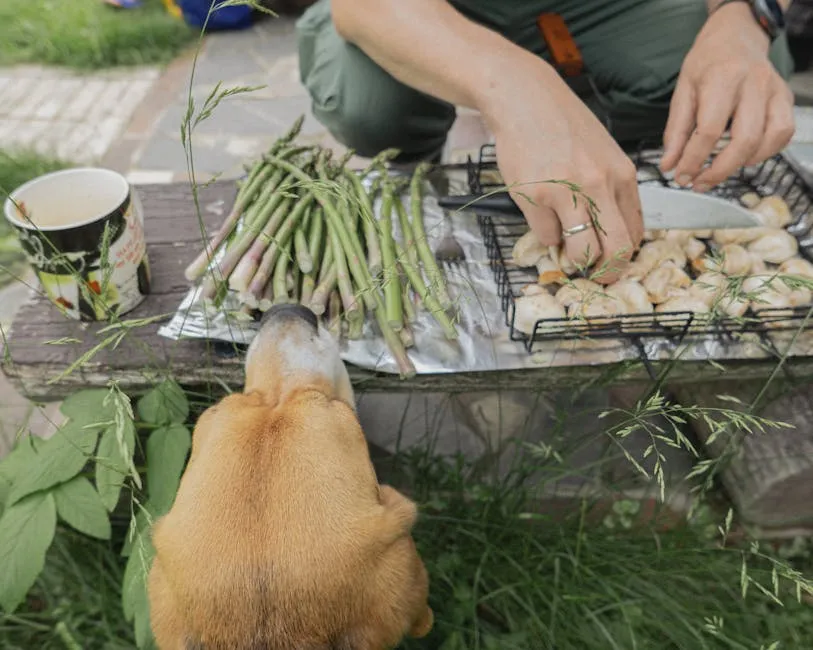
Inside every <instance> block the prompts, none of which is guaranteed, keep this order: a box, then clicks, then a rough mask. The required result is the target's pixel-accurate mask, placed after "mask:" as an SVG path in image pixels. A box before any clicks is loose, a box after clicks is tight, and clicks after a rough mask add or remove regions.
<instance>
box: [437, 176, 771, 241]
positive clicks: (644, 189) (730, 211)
mask: <svg viewBox="0 0 813 650" xmlns="http://www.w3.org/2000/svg"><path fill="white" fill-rule="evenodd" d="M638 195H639V196H640V198H641V207H642V209H643V212H644V228H645V229H647V230H707V229H712V230H721V229H726V228H753V227H755V226H760V225H762V223H761V222H760V220H759V218H758V217H757V216H756V215H755V214H754V213H753V212H751V211H749V210H747V209H745V208H744V207H742V206H740V205H738V204H736V203H734V202H733V201H730V200H727V199H722V198H720V197H717V196H713V195H711V194H698V193H697V192H692V191H690V190H682V189H674V188H670V187H662V186H660V185H639V186H638ZM438 204H439V205H440V206H441V207H442V208H446V209H450V210H459V209H462V208H465V209H466V210H472V211H473V212H480V213H484V214H487V213H492V214H493V213H497V214H507V215H521V214H522V211H521V210H520V209H519V206H518V205H517V204H516V203H515V202H514V200H513V199H512V198H511V196H510V195H509V194H508V193H507V192H499V193H495V194H489V195H486V196H481V197H477V196H475V195H472V194H469V195H460V196H444V197H440V198H439V199H438Z"/></svg>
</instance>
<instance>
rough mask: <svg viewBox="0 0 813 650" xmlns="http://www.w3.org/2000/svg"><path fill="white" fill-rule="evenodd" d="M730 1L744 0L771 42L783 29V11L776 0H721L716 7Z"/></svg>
mask: <svg viewBox="0 0 813 650" xmlns="http://www.w3.org/2000/svg"><path fill="white" fill-rule="evenodd" d="M731 2H745V3H747V4H748V6H749V7H751V13H753V14H754V18H755V19H756V21H757V22H758V23H759V26H760V27H762V29H763V30H764V31H765V33H766V34H767V35H768V37H769V38H770V39H771V42H773V41H775V40H776V39H777V37H778V36H779V35H780V34H781V33H782V32H783V31H784V29H785V12H784V11H782V7H781V6H780V5H779V3H778V2H777V0H723V1H722V2H721V3H720V4H718V5H717V9H719V8H720V7H722V6H723V5H727V4H729V3H731Z"/></svg>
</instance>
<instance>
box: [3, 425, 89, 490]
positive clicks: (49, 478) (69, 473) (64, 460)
mask: <svg viewBox="0 0 813 650" xmlns="http://www.w3.org/2000/svg"><path fill="white" fill-rule="evenodd" d="M98 438H99V430H98V429H94V428H87V429H86V428H84V427H83V425H81V424H79V423H77V422H74V421H73V420H69V421H68V423H67V424H64V425H63V426H62V427H61V428H60V429H59V431H57V432H56V433H55V434H54V435H53V437H52V438H50V439H48V440H45V441H43V442H42V443H41V444H38V445H37V449H36V454H35V455H34V457H33V458H32V461H33V462H32V463H31V465H30V466H28V467H27V468H26V471H25V472H23V473H20V475H19V476H17V478H16V480H15V481H14V484H13V486H12V488H11V492H10V493H9V495H8V502H7V505H9V506H10V505H12V504H13V503H15V502H17V501H19V500H20V499H22V498H23V497H26V496H28V495H29V494H32V493H33V492H38V491H40V490H47V489H48V488H50V487H53V486H54V485H59V484H60V483H64V482H65V481H69V480H70V479H72V478H73V477H74V476H76V475H77V474H78V473H79V472H80V471H81V470H82V468H83V467H84V466H85V464H86V463H87V461H88V458H89V457H90V456H91V455H92V454H93V450H94V449H95V447H96V441H97V440H98Z"/></svg>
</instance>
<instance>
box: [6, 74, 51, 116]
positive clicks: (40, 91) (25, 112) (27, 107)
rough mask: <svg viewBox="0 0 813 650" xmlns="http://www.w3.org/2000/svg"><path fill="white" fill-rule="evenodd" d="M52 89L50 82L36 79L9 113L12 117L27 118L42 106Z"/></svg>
mask: <svg viewBox="0 0 813 650" xmlns="http://www.w3.org/2000/svg"><path fill="white" fill-rule="evenodd" d="M52 88H53V82H52V81H50V80H43V79H38V80H36V82H35V83H34V84H33V85H32V86H31V88H30V89H29V90H28V92H26V93H25V95H24V96H23V97H22V99H21V100H20V101H18V102H17V104H16V105H15V106H14V108H13V109H12V111H11V116H12V117H17V118H28V117H31V116H32V115H34V114H35V113H36V112H37V108H38V107H39V106H40V105H41V104H43V103H44V102H45V101H46V99H47V98H48V95H49V94H50V92H51V90H52Z"/></svg>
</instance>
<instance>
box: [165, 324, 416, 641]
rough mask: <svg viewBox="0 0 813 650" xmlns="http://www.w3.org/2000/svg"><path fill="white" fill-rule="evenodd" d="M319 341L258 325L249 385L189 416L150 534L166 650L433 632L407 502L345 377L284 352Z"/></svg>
mask: <svg viewBox="0 0 813 650" xmlns="http://www.w3.org/2000/svg"><path fill="white" fill-rule="evenodd" d="M324 336H325V334H324V333H321V334H320V335H316V334H314V333H313V332H312V331H310V330H309V325H308V324H307V323H305V322H304V321H299V320H295V319H291V318H280V319H279V322H272V323H269V324H266V325H265V326H264V328H263V330H262V332H261V333H260V335H259V336H258V337H257V339H256V340H255V342H254V344H252V349H251V350H250V352H249V355H248V359H247V363H246V386H245V390H244V392H243V393H240V394H234V395H231V396H229V397H226V398H225V399H223V400H222V401H221V402H219V403H218V404H217V405H215V406H213V407H211V408H210V409H208V410H207V411H206V412H205V413H204V414H203V415H202V416H201V418H200V419H199V421H198V423H197V426H196V427H195V431H194V435H193V444H192V454H191V457H190V462H189V465H188V467H187V469H186V471H185V473H184V476H183V478H182V480H181V485H180V489H179V491H178V495H177V497H176V500H175V503H174V505H173V507H172V509H171V510H170V512H169V513H168V514H167V515H166V516H165V517H163V518H162V519H160V520H159V521H158V522H157V524H156V525H155V527H154V530H153V540H154V544H155V548H156V558H155V561H154V563H153V566H152V569H151V571H150V576H149V596H150V612H151V621H152V626H153V632H154V634H155V637H156V641H157V643H158V646H159V648H161V650H193V649H194V650H384V649H386V648H391V647H393V646H395V645H397V643H398V642H400V640H401V639H402V637H403V636H404V635H405V634H408V635H410V636H423V635H425V634H427V633H428V632H429V630H430V629H431V627H432V610H431V609H429V607H428V605H427V593H428V578H427V574H426V570H425V568H424V565H423V563H422V561H421V559H420V557H419V556H418V553H417V551H416V549H415V544H414V542H413V540H412V537H411V529H412V526H413V524H414V523H415V519H416V515H417V512H416V508H415V505H414V504H413V503H412V502H411V501H410V500H408V499H407V498H406V497H404V496H403V495H402V494H400V493H399V492H397V491H396V490H395V489H393V488H391V487H389V486H386V485H381V486H379V484H378V482H377V479H376V475H375V471H374V469H373V466H372V463H371V461H370V457H369V453H368V450H367V444H366V441H365V438H364V434H363V432H362V430H361V427H360V425H359V422H358V419H357V417H356V414H355V411H354V408H353V397H352V389H350V385H349V381H348V380H347V379H346V372H344V371H343V367H342V368H341V371H336V372H335V373H333V374H334V375H336V374H338V379H337V378H336V377H335V376H330V374H331V373H330V372H318V373H316V372H314V371H312V370H308V367H307V366H308V364H307V363H305V364H304V367H303V368H299V367H296V360H294V361H292V360H291V359H290V358H287V357H286V355H285V353H284V352H283V350H284V349H288V350H290V349H292V348H291V347H290V346H292V345H297V346H307V345H317V344H318V345H319V346H322V348H323V347H324V345H325V339H324ZM314 337H315V338H314ZM283 345H285V346H288V347H286V348H283ZM322 348H319V350H315V351H314V354H317V355H318V354H324V350H323V349H322ZM297 349H300V350H304V349H307V348H302V347H300V348H297ZM335 354H336V359H335V361H336V363H338V364H339V365H340V362H339V361H338V353H337V352H336V353H335ZM289 356H290V355H289ZM322 365H323V366H326V367H327V366H329V364H322Z"/></svg>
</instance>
